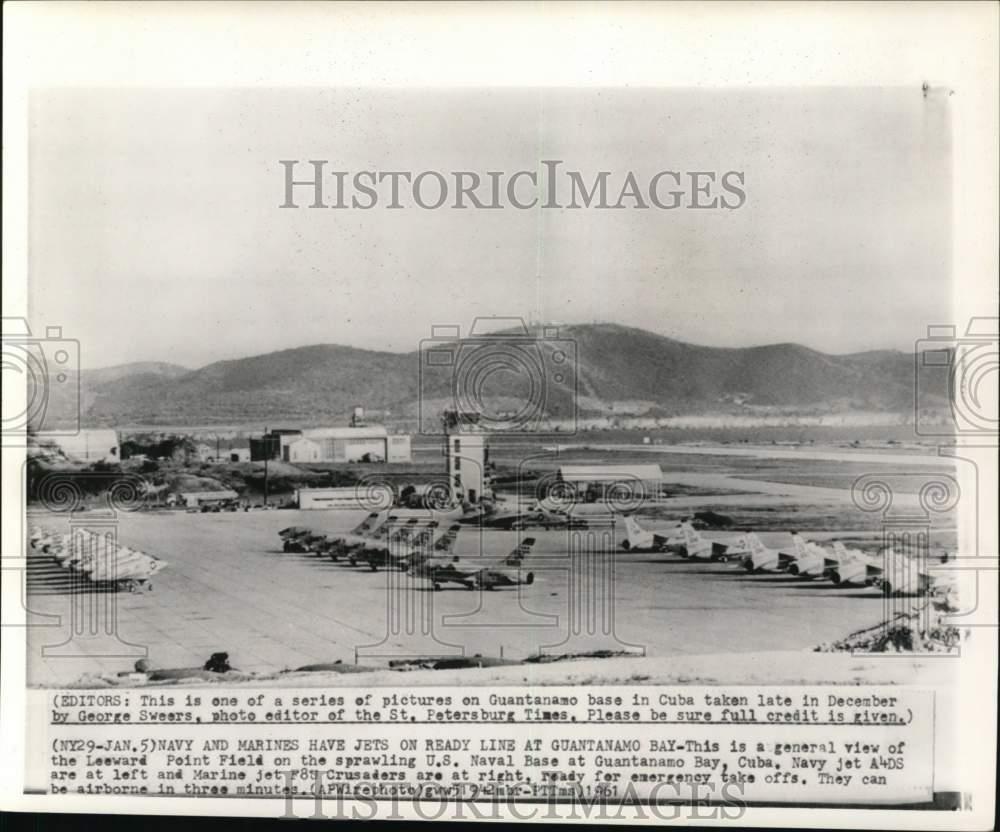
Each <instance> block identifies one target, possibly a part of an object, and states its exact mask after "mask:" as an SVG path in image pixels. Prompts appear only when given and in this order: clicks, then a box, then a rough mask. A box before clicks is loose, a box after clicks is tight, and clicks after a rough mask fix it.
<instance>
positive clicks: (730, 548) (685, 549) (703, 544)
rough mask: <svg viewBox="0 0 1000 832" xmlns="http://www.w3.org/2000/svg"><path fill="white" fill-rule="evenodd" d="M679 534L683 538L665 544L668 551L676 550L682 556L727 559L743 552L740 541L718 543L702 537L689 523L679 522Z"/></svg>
mask: <svg viewBox="0 0 1000 832" xmlns="http://www.w3.org/2000/svg"><path fill="white" fill-rule="evenodd" d="M681 535H682V537H683V540H682V542H681V543H679V544H676V545H675V544H672V543H669V544H667V548H668V550H670V551H676V552H677V554H679V555H680V556H681V557H684V558H706V559H708V560H719V561H727V560H729V559H730V558H734V557H739V556H740V555H741V554H743V552H744V546H743V543H742V542H737V543H720V542H719V541H717V540H708V539H707V538H705V537H702V535H701V532H699V531H698V530H697V529H695V528H694V526H692V525H691V524H690V523H682V524H681Z"/></svg>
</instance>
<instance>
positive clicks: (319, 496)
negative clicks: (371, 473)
mask: <svg viewBox="0 0 1000 832" xmlns="http://www.w3.org/2000/svg"><path fill="white" fill-rule="evenodd" d="M394 499H395V495H394V494H393V491H392V489H391V488H390V487H388V486H381V487H379V486H376V487H374V488H356V487H353V486H351V487H348V488H300V489H298V490H297V491H296V492H295V502H296V505H298V507H299V508H300V509H306V510H315V509H348V510H353V511H385V510H387V509H390V508H392V504H393V501H394Z"/></svg>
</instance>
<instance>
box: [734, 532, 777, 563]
mask: <svg viewBox="0 0 1000 832" xmlns="http://www.w3.org/2000/svg"><path fill="white" fill-rule="evenodd" d="M743 544H744V546H745V547H746V554H744V555H743V565H744V566H745V567H746V570H747V572H769V571H773V570H777V569H780V568H781V555H780V553H779V552H778V550H777V549H769V548H768V547H767V546H765V545H764V544H763V543H762V542H761V539H760V538H759V537H757V535H756V534H754V533H753V532H750V533H749V534H747V535H745V536H744V538H743Z"/></svg>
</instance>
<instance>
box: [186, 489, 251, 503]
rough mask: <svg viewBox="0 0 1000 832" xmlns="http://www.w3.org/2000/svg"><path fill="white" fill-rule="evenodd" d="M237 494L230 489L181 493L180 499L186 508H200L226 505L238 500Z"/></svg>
mask: <svg viewBox="0 0 1000 832" xmlns="http://www.w3.org/2000/svg"><path fill="white" fill-rule="evenodd" d="M239 496H240V495H239V494H237V493H236V492H235V491H232V490H230V489H228V488H227V489H225V490H223V491H182V492H181V499H182V500H183V501H184V504H185V505H186V506H187V507H188V508H200V507H201V506H203V505H213V504H215V503H228V502H230V501H231V500H236V499H238V498H239Z"/></svg>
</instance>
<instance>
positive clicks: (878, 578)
mask: <svg viewBox="0 0 1000 832" xmlns="http://www.w3.org/2000/svg"><path fill="white" fill-rule="evenodd" d="M872 560H873V562H871V563H869V564H868V567H867V572H868V577H869V578H870V580H871V582H872V583H874V584H877V585H878V586H879V587H880V588H881V589H882V594H883V595H928V594H931V593H936V592H938V591H947V590H948V589H954V586H955V576H954V574H952V575H944V574H939V573H934V572H931V571H930V570H929V569H928V568H927V566H926V565H924V564H922V563H921V562H920V561H918V560H916V559H914V558H908V557H906V556H905V555H903V554H901V553H899V552H893V550H892V549H891V548H890V549H887V550H885V551H883V552H882V554H881V555H879V556H877V557H875V558H873V559H872Z"/></svg>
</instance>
